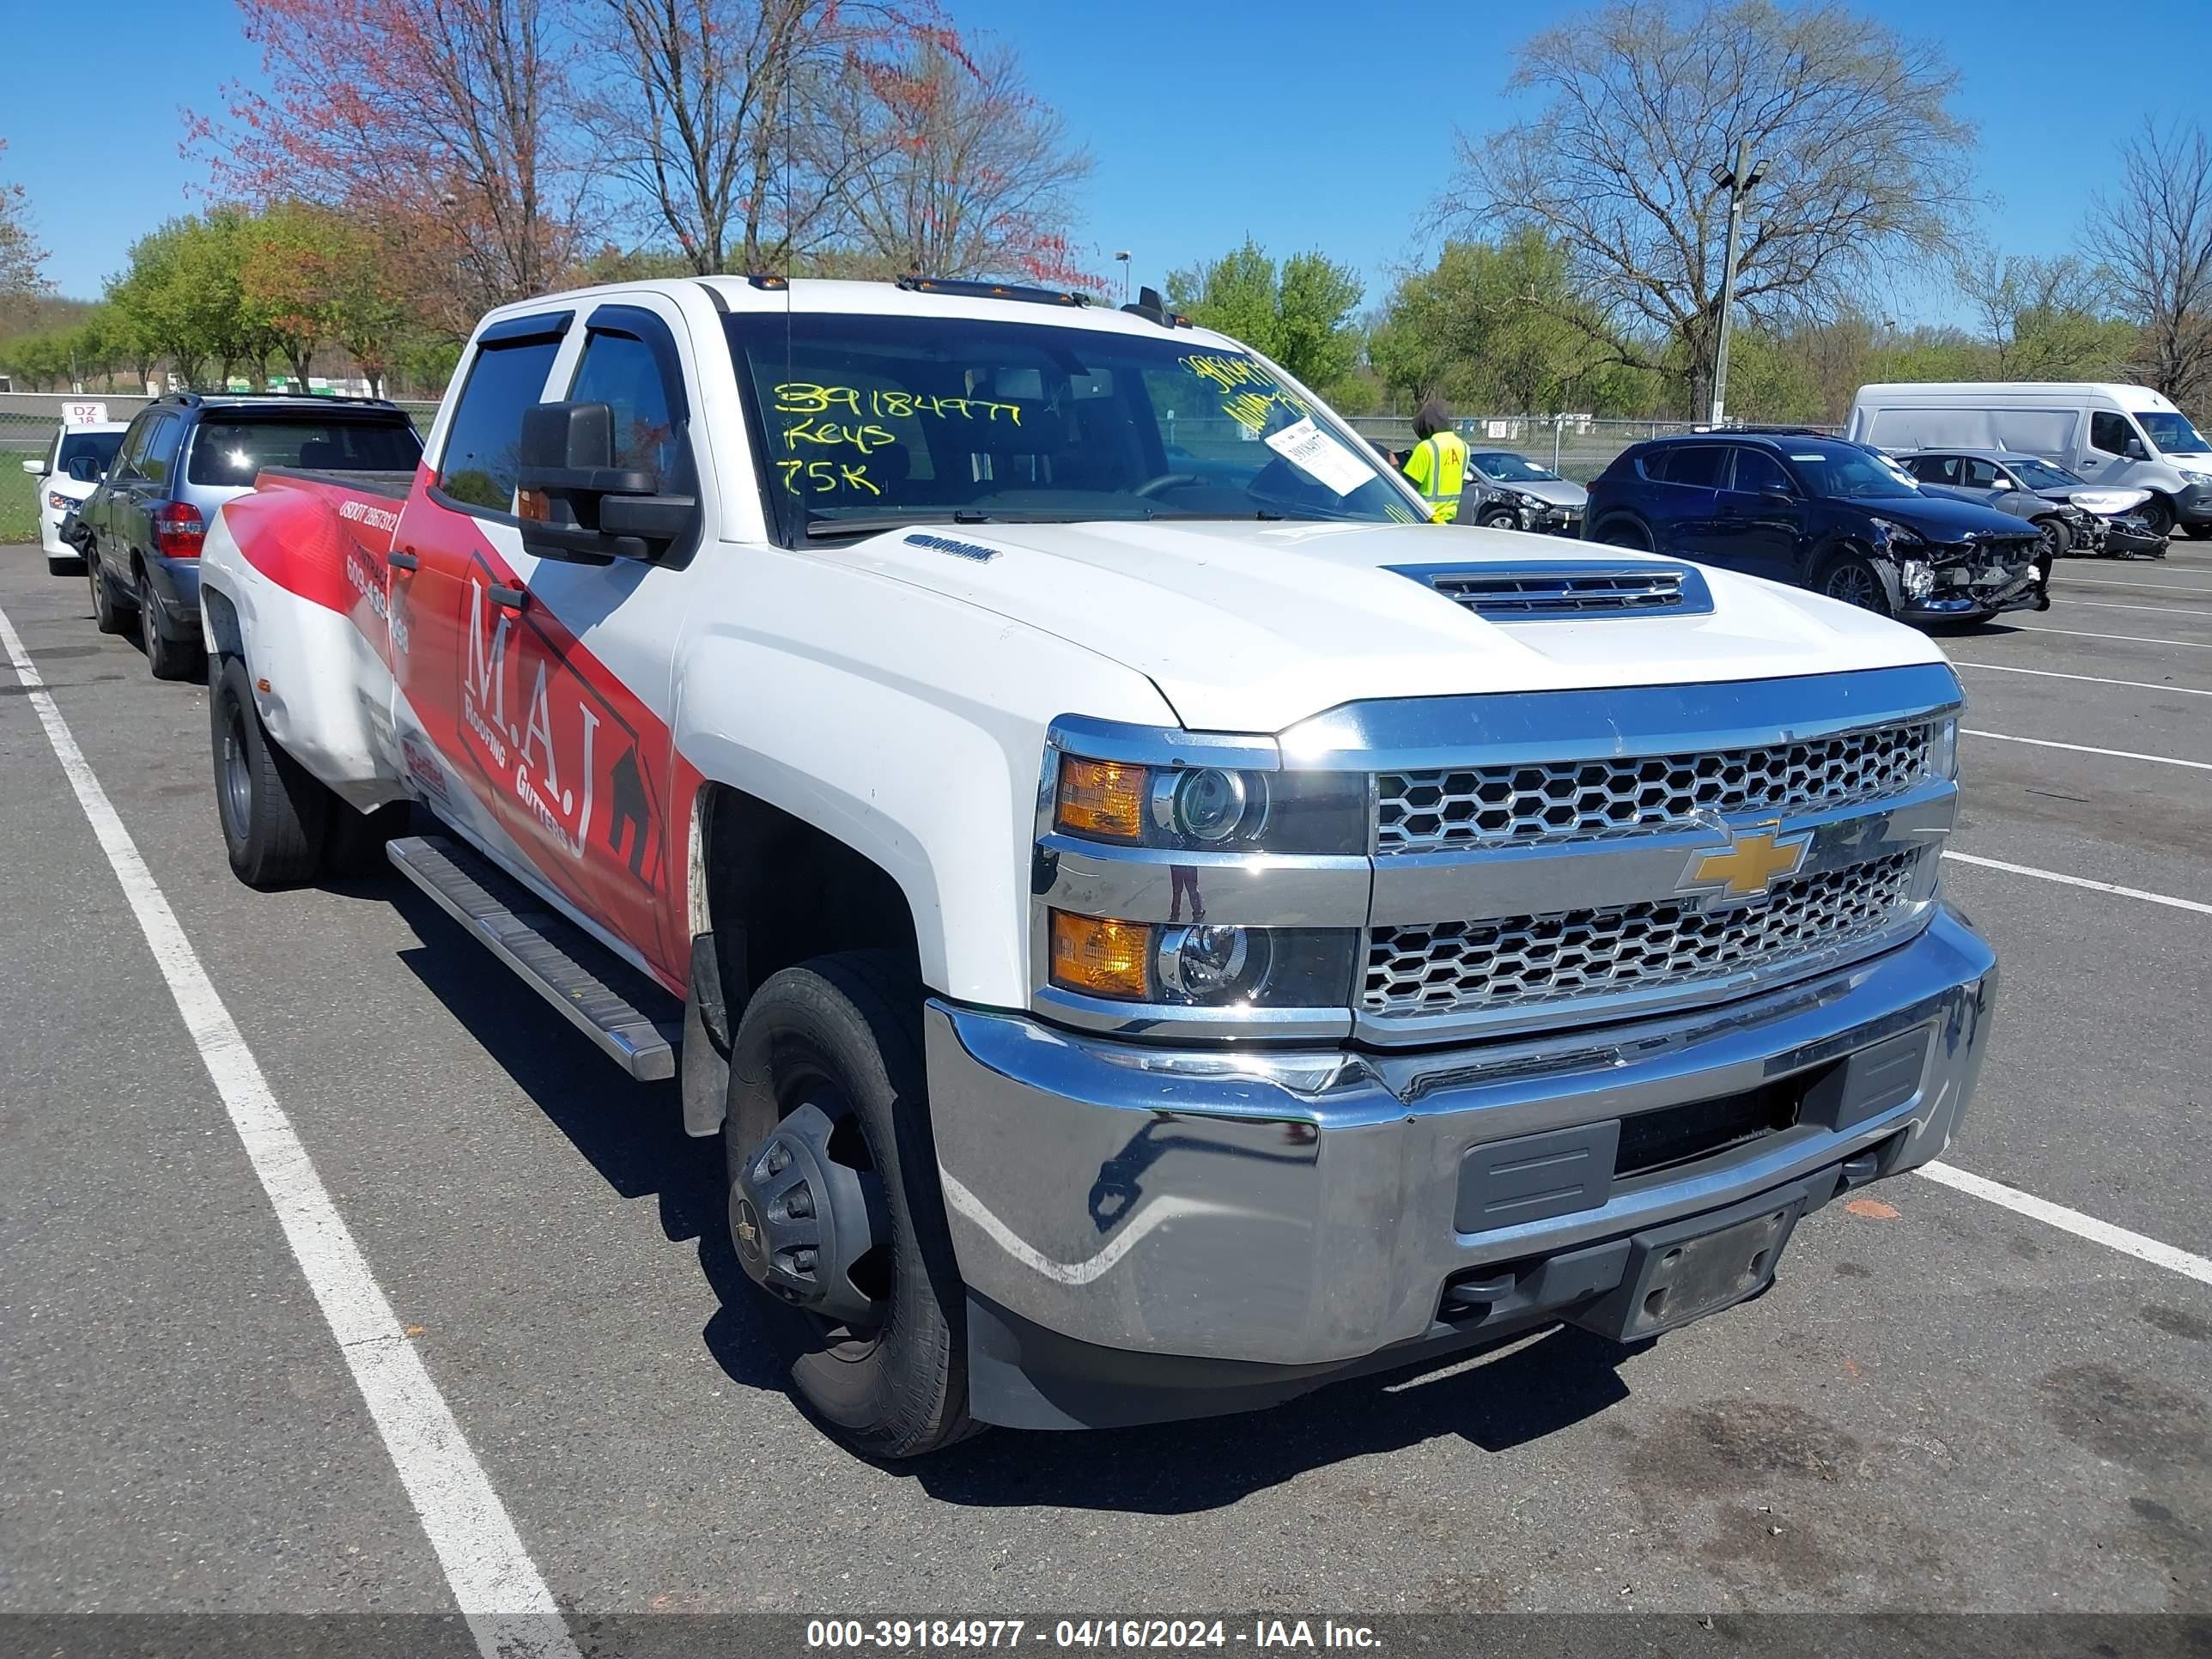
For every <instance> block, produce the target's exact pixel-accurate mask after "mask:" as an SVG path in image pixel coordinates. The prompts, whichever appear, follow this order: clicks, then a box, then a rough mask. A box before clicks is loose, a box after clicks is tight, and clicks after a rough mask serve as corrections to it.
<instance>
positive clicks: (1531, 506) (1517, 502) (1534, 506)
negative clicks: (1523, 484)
mask: <svg viewBox="0 0 2212 1659" xmlns="http://www.w3.org/2000/svg"><path fill="white" fill-rule="evenodd" d="M1505 499H1506V500H1507V501H1510V502H1512V503H1513V505H1514V506H1516V507H1519V508H1520V509H1521V510H1522V512H1524V513H1536V512H1541V510H1542V509H1543V506H1544V501H1543V498H1542V497H1541V496H1539V495H1530V494H1529V493H1528V491H1527V490H1525V489H1509V490H1507V491H1506V492H1505Z"/></svg>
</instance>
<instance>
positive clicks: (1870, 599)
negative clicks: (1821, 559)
mask: <svg viewBox="0 0 2212 1659" xmlns="http://www.w3.org/2000/svg"><path fill="white" fill-rule="evenodd" d="M1813 591H1814V592H1816V593H1820V594H1823V595H1825V596H1826V598H1828V599H1840V600H1841V601H1842V602H1843V603H1844V604H1845V605H1857V607H1858V608H1859V609H1860V610H1862V611H1873V612H1874V613H1875V615H1876V616H1877V617H1894V616H1895V615H1896V614H1897V606H1896V605H1895V604H1894V603H1893V602H1892V600H1891V599H1890V597H1889V585H1888V584H1887V582H1885V581H1883V580H1882V579H1881V572H1880V571H1879V570H1877V569H1875V568H1874V562H1873V561H1871V560H1870V559H1868V558H1867V557H1866V556H1864V555H1863V554H1858V553H1838V554H1837V555H1836V556H1835V557H1833V558H1832V559H1830V560H1829V561H1828V562H1827V563H1826V564H1825V565H1823V566H1821V567H1820V575H1819V576H1818V577H1816V578H1815V579H1814V583H1813Z"/></svg>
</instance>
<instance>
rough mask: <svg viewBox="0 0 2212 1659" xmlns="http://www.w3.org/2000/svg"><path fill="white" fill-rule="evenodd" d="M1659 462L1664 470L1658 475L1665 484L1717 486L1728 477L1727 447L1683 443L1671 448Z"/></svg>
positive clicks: (1699, 487) (1714, 487)
mask: <svg viewBox="0 0 2212 1659" xmlns="http://www.w3.org/2000/svg"><path fill="white" fill-rule="evenodd" d="M1662 466H1663V468H1664V471H1662V473H1661V474H1660V476H1661V477H1663V478H1665V479H1666V481H1667V482H1668V483H1677V484H1690V485H1693V486H1695V487H1696V488H1698V489H1720V488H1721V487H1722V485H1723V483H1724V482H1725V481H1726V479H1727V477H1728V446H1727V445H1726V444H1685V445H1683V446H1682V447H1681V448H1680V449H1676V450H1670V451H1669V452H1668V454H1667V455H1666V457H1665V459H1664V460H1663V461H1662Z"/></svg>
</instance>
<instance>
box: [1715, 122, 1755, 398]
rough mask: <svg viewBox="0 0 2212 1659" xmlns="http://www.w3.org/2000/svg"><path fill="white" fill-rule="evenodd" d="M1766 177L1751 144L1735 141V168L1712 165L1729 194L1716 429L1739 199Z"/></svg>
mask: <svg viewBox="0 0 2212 1659" xmlns="http://www.w3.org/2000/svg"><path fill="white" fill-rule="evenodd" d="M1765 176H1766V161H1765V157H1763V156H1762V157H1761V158H1760V159H1759V160H1758V161H1753V160H1752V159H1751V140H1750V139H1748V138H1739V139H1737V140H1736V143H1735V166H1734V167H1729V165H1728V164H1727V163H1726V162H1715V163H1714V164H1713V170H1712V180H1713V182H1714V183H1715V184H1717V185H1720V186H1721V187H1722V188H1723V190H1725V191H1728V193H1729V228H1728V259H1727V262H1726V264H1723V266H1722V268H1721V326H1720V339H1719V342H1718V343H1717V344H1716V345H1715V346H1714V347H1713V407H1712V413H1711V423H1712V424H1713V425H1715V426H1718V425H1719V424H1720V423H1721V422H1722V420H1723V417H1724V416H1725V415H1726V413H1727V408H1728V357H1729V319H1731V318H1732V317H1733V316H1734V314H1735V261H1736V251H1737V249H1738V248H1739V247H1741V246H1742V243H1743V198H1744V197H1747V196H1748V195H1750V194H1751V187H1752V186H1753V185H1755V184H1757V183H1758V182H1759V180H1760V179H1763V178H1765Z"/></svg>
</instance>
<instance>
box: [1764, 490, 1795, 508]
mask: <svg viewBox="0 0 2212 1659" xmlns="http://www.w3.org/2000/svg"><path fill="white" fill-rule="evenodd" d="M1759 502H1760V504H1761V505H1762V506H1765V507H1795V506H1796V505H1797V497H1796V495H1793V494H1791V493H1790V491H1789V490H1786V489H1762V490H1760V491H1759Z"/></svg>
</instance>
